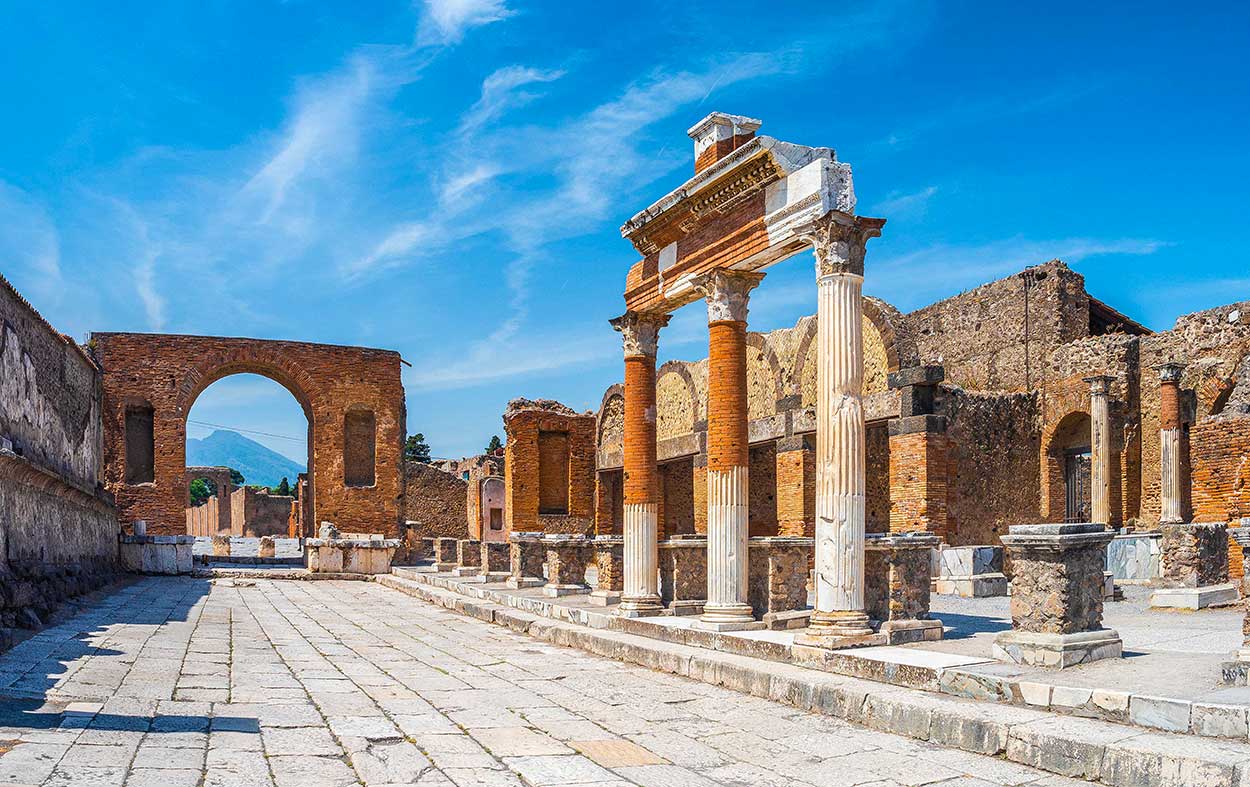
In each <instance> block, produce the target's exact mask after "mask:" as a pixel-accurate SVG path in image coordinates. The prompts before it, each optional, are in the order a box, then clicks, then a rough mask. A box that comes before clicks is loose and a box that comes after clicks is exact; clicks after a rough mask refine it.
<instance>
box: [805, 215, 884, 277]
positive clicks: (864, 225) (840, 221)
mask: <svg viewBox="0 0 1250 787" xmlns="http://www.w3.org/2000/svg"><path fill="white" fill-rule="evenodd" d="M884 225H885V219H869V218H864V217H863V216H852V215H851V214H849V213H843V212H842V211H838V210H831V211H829V212H828V213H826V214H825V215H823V216H821V217H820V218H818V219H813V220H812V221H810V222H808V223H807V224H805V225H803V226H801V227H797V228H796V229H795V234H796V235H798V236H799V237H801V238H803V239H804V240H806V241H807V242H808V243H810V244H812V251H814V252H815V253H816V278H818V279H819V278H821V277H822V276H830V275H832V274H835V273H853V274H855V275H857V276H863V275H864V250H865V247H866V246H867V245H868V240H869V239H870V238H875V237H877V236H879V235H880V234H881V228H882V227H883V226H884Z"/></svg>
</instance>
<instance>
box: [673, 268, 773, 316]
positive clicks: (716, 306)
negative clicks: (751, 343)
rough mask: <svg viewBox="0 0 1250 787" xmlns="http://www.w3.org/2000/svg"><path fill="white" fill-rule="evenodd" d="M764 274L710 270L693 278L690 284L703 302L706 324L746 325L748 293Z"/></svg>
mask: <svg viewBox="0 0 1250 787" xmlns="http://www.w3.org/2000/svg"><path fill="white" fill-rule="evenodd" d="M763 278H764V274H762V273H751V272H748V271H731V270H714V271H712V272H711V273H705V274H703V275H702V276H696V277H695V278H694V279H692V280H691V282H690V284H691V285H692V286H693V287H694V289H695V292H697V293H699V294H700V295H702V296H703V297H704V298H706V299H707V321H708V322H709V323H714V322H746V321H747V301H748V300H749V299H750V293H751V290H753V289H755V287H756V286H757V285H758V284H759V283H760V281H762V280H763Z"/></svg>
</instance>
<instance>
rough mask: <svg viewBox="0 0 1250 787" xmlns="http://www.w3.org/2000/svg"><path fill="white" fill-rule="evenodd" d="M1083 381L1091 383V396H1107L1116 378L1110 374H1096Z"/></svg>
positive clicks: (1084, 378)
mask: <svg viewBox="0 0 1250 787" xmlns="http://www.w3.org/2000/svg"><path fill="white" fill-rule="evenodd" d="M1081 379H1082V380H1083V381H1084V382H1087V383H1089V395H1090V396H1106V395H1107V393H1108V392H1110V390H1111V383H1113V382H1115V377H1113V376H1111V375H1109V374H1096V375H1094V376H1092V377H1083V378H1081Z"/></svg>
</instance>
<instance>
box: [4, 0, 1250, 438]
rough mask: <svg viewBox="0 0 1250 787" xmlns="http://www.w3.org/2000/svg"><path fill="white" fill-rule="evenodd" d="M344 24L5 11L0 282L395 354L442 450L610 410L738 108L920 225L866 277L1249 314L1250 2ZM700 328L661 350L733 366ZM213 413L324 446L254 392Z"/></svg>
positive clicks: (884, 247) (926, 294)
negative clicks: (629, 227)
mask: <svg viewBox="0 0 1250 787" xmlns="http://www.w3.org/2000/svg"><path fill="white" fill-rule="evenodd" d="M350 5H351V6H353V7H348V5H347V4H338V3H336V4H330V3H313V2H298V1H295V2H285V3H266V2H258V1H257V0H248V2H241V1H240V2H228V1H223V2H208V3H203V2H201V3H177V2H171V3H160V4H152V3H127V2H118V3H107V4H99V3H77V4H70V5H65V4H51V3H45V4H20V5H19V4H15V3H9V4H6V5H5V7H4V9H3V10H0V86H2V95H3V96H4V102H5V107H6V112H5V113H4V114H5V121H6V122H4V123H3V124H0V270H2V271H3V272H4V274H5V275H6V276H8V277H9V278H10V279H11V280H12V281H13V282H14V283H15V284H16V285H17V286H18V288H19V289H21V290H22V291H23V292H24V293H25V294H26V295H27V296H28V297H29V298H30V299H31V300H32V301H33V302H34V303H35V304H36V305H37V307H38V308H39V309H41V311H43V313H44V314H45V315H46V316H47V317H48V318H49V319H50V320H51V321H52V322H53V323H54V324H55V325H57V326H58V328H60V329H61V330H63V331H65V332H67V333H70V334H71V335H73V336H74V337H75V338H78V339H82V338H84V337H85V335H86V333H87V332H88V331H91V330H113V331H164V332H177V333H204V334H221V335H243V336H254V337H261V338H285V339H302V340H308V341H318V342H333V343H347V344H361V345H369V346H377V347H386V348H393V349H396V350H399V351H400V352H402V353H403V355H404V357H405V359H407V360H408V361H409V362H410V363H412V365H413V366H412V368H408V369H405V371H404V375H405V378H404V380H405V385H406V388H407V394H408V413H409V429H410V430H411V431H414V432H416V431H422V432H424V433H425V434H426V435H427V437H428V438H429V440H430V443H431V444H432V446H433V449H434V453H435V454H436V455H444V456H452V455H460V454H465V453H472V452H475V451H477V450H479V449H480V448H481V447H482V446H483V445H484V444H485V443H486V441H487V440H488V439H489V437H490V435H491V434H492V433H500V432H502V424H501V421H500V414H501V413H502V411H503V409H504V406H505V404H506V402H507V400H508V399H509V398H512V397H514V396H520V395H524V396H529V397H538V396H546V397H554V398H559V399H561V400H563V401H565V402H566V403H568V404H569V405H571V406H574V407H577V408H593V407H597V406H598V402H599V399H600V396H601V395H602V392H603V389H604V388H605V387H606V386H607V385H609V384H611V383H612V382H614V381H616V380H617V379H618V378H619V376H620V373H621V372H620V368H621V359H620V344H619V340H618V336H617V335H616V334H614V333H613V332H612V331H611V329H610V328H609V327H608V325H607V322H606V321H607V319H608V318H610V317H613V316H616V315H617V314H619V313H620V312H621V311H622V308H623V307H622V301H621V295H620V293H621V287H622V282H623V278H624V275H625V271H626V270H627V269H628V267H629V265H630V264H631V263H632V262H633V261H634V260H635V259H636V255H635V253H634V252H633V250H632V248H631V247H630V246H629V244H628V243H626V242H625V241H624V240H622V239H621V238H620V235H619V232H618V228H619V226H620V224H621V223H622V222H623V221H624V220H625V219H626V218H628V217H629V216H630V215H631V214H632V213H634V212H635V211H636V210H638V209H639V208H641V207H643V206H645V205H646V204H648V203H650V202H651V201H652V200H654V199H655V198H657V197H658V196H660V195H662V194H663V193H665V192H666V191H668V190H669V189H671V188H673V187H674V186H676V185H678V184H679V183H681V182H682V181H683V180H684V179H685V178H686V177H688V175H689V174H690V171H691V155H692V151H691V143H690V140H689V139H688V138H687V137H686V136H685V130H686V129H687V128H688V127H689V126H690V125H692V124H693V123H694V122H695V121H696V120H698V119H699V118H701V117H702V116H703V115H705V114H706V113H707V112H709V111H712V110H721V111H727V112H734V113H739V114H746V115H751V116H754V117H758V118H761V119H762V120H763V121H764V126H763V128H762V130H761V133H765V134H769V135H772V136H776V137H779V138H782V139H786V140H790V141H794V142H801V143H805V144H812V145H829V146H832V147H834V148H836V149H837V151H838V155H839V158H841V159H842V160H844V161H848V162H850V163H851V164H852V165H853V166H854V168H855V180H856V188H857V192H858V195H859V204H860V212H861V213H865V214H871V215H880V216H884V217H886V218H888V219H889V225H888V226H887V228H886V232H885V235H884V236H883V237H882V238H881V239H879V240H877V241H874V242H873V245H872V246H871V247H870V253H869V258H868V271H867V282H866V289H867V291H868V292H870V293H872V294H875V295H878V296H881V297H884V298H886V299H887V300H889V301H891V302H892V303H894V304H895V305H897V306H898V307H900V308H902V309H904V310H908V309H912V308H916V307H918V306H922V305H924V304H926V303H929V302H931V301H933V300H936V299H938V298H941V297H944V296H948V295H951V294H954V293H956V292H958V291H960V290H963V289H967V288H969V287H973V286H976V285H977V284H980V283H983V282H985V281H988V280H990V279H993V278H996V277H999V276H1002V275H1006V274H1009V273H1011V272H1014V271H1015V270H1018V269H1019V268H1021V267H1023V266H1025V265H1028V264H1033V263H1038V262H1043V261H1045V260H1047V259H1050V258H1054V257H1060V258H1063V259H1065V260H1067V261H1068V262H1069V264H1071V265H1072V266H1073V267H1075V268H1076V269H1078V270H1079V271H1081V272H1082V273H1084V274H1085V276H1086V279H1087V285H1088V287H1089V289H1090V290H1091V292H1093V293H1094V294H1095V295H1097V296H1099V297H1101V298H1103V299H1104V300H1108V301H1110V302H1111V303H1112V304H1113V305H1115V306H1117V307H1118V308H1120V309H1121V310H1122V311H1125V312H1127V313H1128V314H1130V315H1131V316H1134V317H1136V318H1137V319H1139V320H1141V321H1143V322H1145V323H1146V324H1148V325H1150V326H1151V327H1154V328H1166V327H1168V326H1170V325H1171V323H1172V321H1173V320H1174V319H1175V318H1176V317H1177V316H1178V315H1180V314H1183V313H1186V312H1189V311H1194V310H1197V309H1200V308H1206V307H1210V306H1215V305H1219V304H1222V303H1226V302H1230V301H1234V300H1238V299H1244V298H1247V297H1250V264H1248V263H1247V253H1246V251H1245V247H1246V243H1245V239H1244V227H1245V225H1246V219H1245V216H1246V211H1247V208H1248V207H1250V204H1248V203H1250V198H1247V187H1246V183H1247V182H1250V155H1248V154H1247V150H1246V140H1247V139H1250V74H1247V71H1248V66H1247V59H1246V54H1245V53H1246V52H1247V51H1250V10H1248V8H1250V7H1247V6H1246V5H1245V4H1244V3H1228V4H1221V3H1203V4H1197V5H1194V6H1189V7H1185V8H1180V7H1178V6H1176V5H1175V4H1174V3H1150V2H1147V3H1133V4H1118V3H1098V4H1089V3H1080V4H1077V3H1071V4H1069V3H1048V4H1045V5H1044V6H1034V7H1028V6H1026V5H1024V4H1015V3H1012V4H1006V3H963V2H944V3H941V4H937V3H933V4H926V3H919V2H916V3H912V2H889V3H871V4H867V3H865V4H858V3H837V4H831V3H810V4H807V3H798V2H794V3H772V4H766V5H761V4H759V3H755V2H751V3H748V2H734V1H732V0H718V2H716V3H702V2H689V3H668V2H645V1H643V2H639V1H635V2H630V3H627V4H625V3H622V4H609V3H578V2H568V3H566V2H542V3H537V2H524V1H523V0H428V2H417V3H409V2H404V1H403V0H396V1H395V2H382V1H381V0H379V2H372V3H357V4H350ZM811 276H812V274H811V266H810V265H809V264H808V262H807V260H806V259H801V258H796V259H793V260H791V261H789V262H787V263H786V264H784V265H779V266H776V267H775V268H773V269H771V271H770V273H769V276H768V280H767V281H766V282H765V284H764V286H763V287H762V288H761V289H760V290H758V291H757V293H758V294H757V295H756V296H755V297H754V299H753V303H752V309H751V321H752V328H754V329H759V330H767V329H772V328H777V327H783V326H786V325H790V324H793V322H794V320H795V319H796V318H797V317H799V316H801V315H803V314H805V313H810V312H812V311H814V309H815V293H814V285H813V283H812V280H811ZM701 312H702V310H701V309H699V308H698V307H688V308H686V309H684V310H682V311H681V312H680V313H679V315H678V317H677V318H676V319H675V320H674V324H673V325H672V326H671V327H670V328H668V329H666V331H665V332H664V334H662V337H661V347H662V359H663V358H670V357H684V358H692V359H693V358H698V357H701V356H702V355H703V354H704V353H705V351H706V332H705V329H704V328H703V320H704V315H703V314H702V313H701ZM192 417H193V418H196V419H197V420H203V421H206V422H213V423H222V424H226V425H229V426H235V427H240V428H244V429H254V430H258V431H263V432H270V433H273V434H279V435H284V436H294V437H297V438H298V437H301V436H302V435H303V434H304V430H305V424H304V420H303V415H302V413H301V412H300V410H299V408H298V407H297V406H296V405H295V404H294V400H292V399H291V398H290V396H289V395H288V394H287V393H286V392H285V391H283V390H282V389H281V388H278V387H277V386H276V385H275V384H272V383H269V382H268V381H264V380H262V379H261V378H254V377H250V376H239V377H237V378H228V379H227V380H224V381H222V382H219V383H218V384H216V385H214V386H213V387H212V388H210V389H209V390H208V391H207V392H206V393H205V394H204V396H203V397H201V399H200V401H199V402H197V405H196V409H195V411H194V412H193V415H192ZM207 431H209V428H207V427H202V428H198V429H196V428H193V429H192V431H191V434H192V436H202V434H205V433H207ZM260 439H262V441H263V442H266V443H267V444H269V445H270V446H271V447H273V448H275V449H276V450H279V451H282V452H283V453H286V454H288V455H292V456H295V457H296V458H300V459H302V453H301V452H302V448H303V446H302V444H301V443H299V441H298V440H296V441H290V440H282V439H278V438H273V439H270V438H260Z"/></svg>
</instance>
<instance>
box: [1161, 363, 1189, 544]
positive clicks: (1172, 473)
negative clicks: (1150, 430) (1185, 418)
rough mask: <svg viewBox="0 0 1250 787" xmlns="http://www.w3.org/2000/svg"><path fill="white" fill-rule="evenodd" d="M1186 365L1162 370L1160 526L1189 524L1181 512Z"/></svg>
mask: <svg viewBox="0 0 1250 787" xmlns="http://www.w3.org/2000/svg"><path fill="white" fill-rule="evenodd" d="M1184 371H1185V367H1184V365H1183V364H1179V363H1167V364H1163V365H1162V366H1160V367H1159V452H1160V454H1159V476H1160V479H1159V503H1160V511H1159V524H1161V525H1174V524H1177V523H1180V522H1183V521H1185V520H1184V515H1183V514H1182V512H1181V505H1182V501H1183V500H1184V487H1183V484H1184V478H1183V477H1182V476H1183V475H1184V474H1183V473H1182V470H1181V457H1182V456H1183V451H1184V446H1182V445H1181V440H1182V435H1181V374H1182V373H1183V372H1184Z"/></svg>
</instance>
